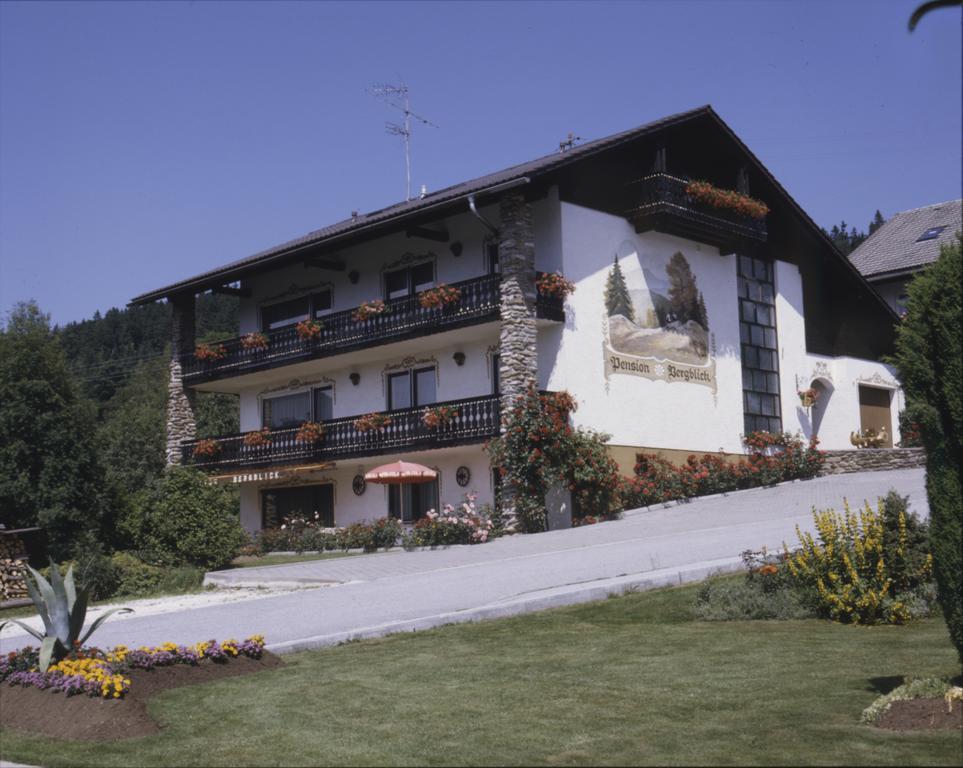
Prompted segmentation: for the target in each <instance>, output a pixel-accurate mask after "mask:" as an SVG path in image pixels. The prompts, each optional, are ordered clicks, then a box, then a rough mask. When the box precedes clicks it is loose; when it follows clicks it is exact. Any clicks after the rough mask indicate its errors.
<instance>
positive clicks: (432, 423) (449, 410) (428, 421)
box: [421, 405, 458, 429]
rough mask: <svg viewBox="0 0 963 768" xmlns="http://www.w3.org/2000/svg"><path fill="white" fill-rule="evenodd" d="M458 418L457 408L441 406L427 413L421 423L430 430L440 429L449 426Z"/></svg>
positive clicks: (430, 409)
mask: <svg viewBox="0 0 963 768" xmlns="http://www.w3.org/2000/svg"><path fill="white" fill-rule="evenodd" d="M457 418H458V409H457V408H453V407H452V406H450V405H439V406H436V407H435V408H429V409H428V410H427V411H425V414H424V416H422V417H421V423H422V424H424V425H425V426H426V427H428V429H438V428H439V427H444V426H447V425H448V424H450V423H451V422H452V421H453V420H455V419H457Z"/></svg>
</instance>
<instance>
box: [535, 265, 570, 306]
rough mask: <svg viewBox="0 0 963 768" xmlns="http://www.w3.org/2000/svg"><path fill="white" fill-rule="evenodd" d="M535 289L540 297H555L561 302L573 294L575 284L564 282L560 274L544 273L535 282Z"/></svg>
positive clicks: (568, 281)
mask: <svg viewBox="0 0 963 768" xmlns="http://www.w3.org/2000/svg"><path fill="white" fill-rule="evenodd" d="M535 287H536V288H537V289H538V292H539V293H540V294H542V296H555V297H557V298H559V299H561V300H562V301H564V300H565V298H566V297H567V296H569V295H571V294H573V293H575V283H573V282H572V281H571V280H566V279H565V278H564V277H562V274H561V273H560V272H545V273H544V274H541V275H539V276H538V278H537V279H536V280H535Z"/></svg>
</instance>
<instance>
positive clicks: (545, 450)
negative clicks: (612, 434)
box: [487, 384, 622, 532]
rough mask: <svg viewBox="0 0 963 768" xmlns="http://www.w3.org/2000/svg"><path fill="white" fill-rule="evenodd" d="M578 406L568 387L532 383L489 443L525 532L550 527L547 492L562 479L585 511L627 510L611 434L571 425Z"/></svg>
mask: <svg viewBox="0 0 963 768" xmlns="http://www.w3.org/2000/svg"><path fill="white" fill-rule="evenodd" d="M575 407H576V403H575V400H574V399H573V398H572V396H571V395H570V394H568V393H567V392H554V393H552V392H547V393H540V392H539V391H538V390H537V389H536V387H535V385H534V384H531V385H529V387H528V389H527V390H526V391H525V394H524V395H522V396H521V397H520V398H519V399H518V400H517V401H516V402H515V403H514V404H513V406H512V408H511V409H510V411H509V412H508V414H507V417H506V420H505V431H504V434H503V435H502V436H501V437H498V438H496V439H494V440H491V441H490V442H489V443H488V445H487V450H488V453H489V455H490V456H491V460H492V466H493V467H494V468H495V469H496V471H498V472H499V473H500V474H501V476H502V477H503V478H504V479H505V482H506V485H507V486H508V488H506V494H509V495H510V496H511V501H510V505H511V506H512V508H513V509H514V512H515V515H516V516H517V518H518V522H519V525H520V527H521V529H522V530H523V531H526V532H536V531H544V530H545V528H546V523H547V520H546V509H545V494H546V493H547V492H548V490H549V489H550V488H551V487H552V486H554V485H555V484H557V483H561V484H564V485H566V486H568V488H569V489H570V490H571V491H572V492H573V493H574V494H575V498H576V504H577V505H578V507H579V509H580V511H581V513H582V514H583V515H584V514H596V515H609V514H612V513H615V512H617V511H619V510H621V509H622V497H621V494H620V493H619V475H618V469H617V465H616V464H615V462H614V461H613V460H612V459H611V457H610V456H609V455H608V452H607V451H606V448H605V443H606V441H607V440H608V435H604V434H602V433H599V432H593V431H590V430H574V429H572V427H571V426H570V425H569V423H568V422H569V415H570V414H571V412H572V411H574V410H575Z"/></svg>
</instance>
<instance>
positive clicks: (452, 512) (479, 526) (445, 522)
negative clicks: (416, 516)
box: [412, 491, 495, 547]
mask: <svg viewBox="0 0 963 768" xmlns="http://www.w3.org/2000/svg"><path fill="white" fill-rule="evenodd" d="M477 499H478V493H477V492H476V491H472V492H471V493H466V494H465V500H464V501H463V502H462V503H461V504H459V505H458V506H457V507H456V506H453V505H451V504H445V506H444V507H442V509H441V512H436V511H435V510H433V509H432V510H429V511H428V513H427V514H426V515H425V516H424V517H423V518H421V520H419V521H418V522H417V523H415V525H414V530H413V531H412V538H413V540H414V543H415V545H417V546H421V547H437V546H444V545H446V544H484V543H485V542H486V541H488V540H489V539H490V538H493V536H494V533H493V532H494V528H495V523H494V521H493V520H492V517H491V511H490V509H489V508H488V507H487V505H486V506H483V507H481V508H479V507H477V506H476V505H475V501H476V500H477Z"/></svg>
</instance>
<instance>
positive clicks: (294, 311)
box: [261, 289, 331, 331]
mask: <svg viewBox="0 0 963 768" xmlns="http://www.w3.org/2000/svg"><path fill="white" fill-rule="evenodd" d="M330 313H331V289H326V290H323V291H319V292H318V293H315V294H314V295H312V296H299V297H298V298H296V299H290V300H289V301H282V302H279V303H278V304H268V305H267V306H265V307H261V330H262V331H274V330H277V329H278V328H287V327H288V326H290V325H295V324H296V323H300V322H301V321H302V320H307V319H308V318H311V317H321V316H322V315H327V314H330Z"/></svg>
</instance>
